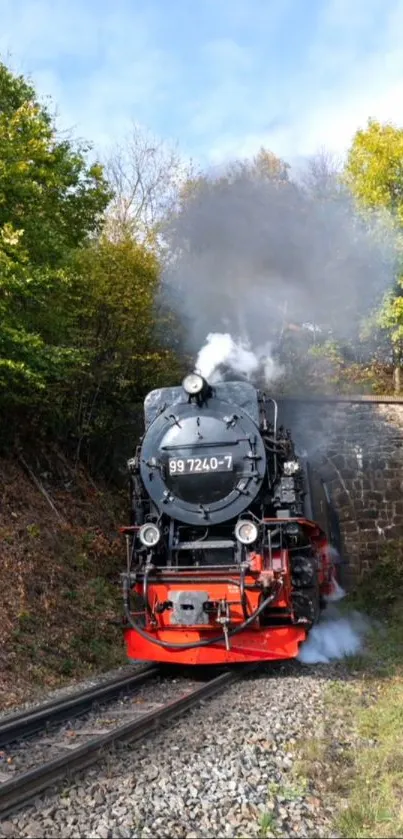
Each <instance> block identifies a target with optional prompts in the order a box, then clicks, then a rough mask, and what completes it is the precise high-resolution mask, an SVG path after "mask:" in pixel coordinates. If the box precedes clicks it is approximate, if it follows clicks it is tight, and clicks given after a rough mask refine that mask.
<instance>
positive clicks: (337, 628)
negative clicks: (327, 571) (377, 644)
mask: <svg viewBox="0 0 403 839" xmlns="http://www.w3.org/2000/svg"><path fill="white" fill-rule="evenodd" d="M344 596H345V592H344V591H343V589H342V588H341V587H340V586H339V585H338V584H337V583H336V586H335V590H334V592H333V593H332V594H331V595H330V596H329V597H327V598H326V599H327V601H328V603H329V604H331V603H332V602H333V603H334V602H335V601H337V600H341V599H342V598H343V597H344ZM369 629H370V623H369V621H368V619H367V618H365V617H364V616H363V615H361V614H360V613H359V612H351V614H349V615H341V614H340V613H339V612H338V610H337V608H336V607H334V606H332V605H329V606H327V608H326V609H325V611H324V612H323V615H322V617H321V619H320V621H319V623H317V624H316V625H315V626H314V627H313V628H312V629H311V631H310V633H309V635H308V638H307V640H306V641H304V643H303V644H301V648H300V651H299V653H298V656H297V659H298V661H300V662H301V664H330V662H331V661H338V660H341V659H342V658H346V657H347V656H350V655H356V654H357V653H359V652H360V651H361V650H362V649H363V644H364V637H365V635H366V634H367V632H368V631H369Z"/></svg>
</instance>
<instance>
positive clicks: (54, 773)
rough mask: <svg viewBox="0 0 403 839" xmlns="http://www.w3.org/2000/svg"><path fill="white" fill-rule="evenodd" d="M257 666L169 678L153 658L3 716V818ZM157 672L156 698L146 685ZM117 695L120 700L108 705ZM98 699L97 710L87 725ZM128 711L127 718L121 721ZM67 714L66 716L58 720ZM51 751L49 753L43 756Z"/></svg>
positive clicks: (0, 814)
mask: <svg viewBox="0 0 403 839" xmlns="http://www.w3.org/2000/svg"><path fill="white" fill-rule="evenodd" d="M252 669H255V665H252V666H248V667H246V668H243V669H242V670H231V671H226V672H224V673H222V672H221V673H220V675H218V676H214V677H211V678H208V679H206V680H204V681H203V682H202V683H201V684H200V682H198V681H196V680H195V679H193V680H192V682H193V683H192V682H191V680H190V679H183V678H182V677H180V678H177V679H171V680H169V679H168V678H165V677H164V675H161V671H160V668H159V667H157V666H148V667H146V668H144V669H142V670H141V671H140V672H136V673H135V674H133V673H132V674H131V675H130V676H126V677H122V678H119V679H115V680H113V682H110V683H106V684H105V683H104V684H103V685H102V686H98V687H97V688H91V689H87V690H85V691H83V692H82V693H80V694H77V695H75V696H73V697H71V696H70V697H69V698H68V699H63V700H59V701H56V702H51V703H48V704H47V705H45V706H41V707H40V708H36V709H34V710H33V711H29V712H27V713H19V714H15V715H13V717H12V718H9V719H6V720H3V721H2V723H1V725H0V743H1V744H2V747H4V746H6V747H7V749H6V751H4V752H3V755H5V756H6V757H7V756H8V762H6V764H5V768H6V769H8V772H6V773H3V772H2V773H1V774H0V820H1V819H2V818H3V817H4V816H6V815H7V816H8V815H9V814H10V813H11V812H12V811H14V810H15V809H17V808H18V809H19V808H20V807H21V806H22V805H23V804H25V803H26V802H28V801H29V800H30V799H31V798H32V797H34V796H36V795H38V794H39V793H41V792H43V791H45V790H47V789H50V788H51V787H54V786H55V784H59V783H60V782H61V781H63V780H65V779H69V778H70V777H72V775H74V774H75V773H76V772H79V771H81V770H83V769H87V768H88V767H89V766H91V765H92V764H94V763H96V762H98V761H99V760H102V758H103V757H105V755H106V754H107V753H108V751H109V750H110V749H111V748H113V747H114V746H118V745H121V744H127V743H131V742H134V741H136V740H140V739H141V738H143V737H146V736H147V735H149V734H151V733H152V732H154V731H155V730H156V729H157V728H159V727H160V726H161V725H163V724H165V723H167V722H168V721H170V720H172V719H174V718H175V717H178V716H180V715H182V714H184V713H185V712H186V711H188V710H190V709H191V708H193V707H194V706H196V705H198V704H199V703H200V702H202V701H203V700H206V699H208V698H209V697H211V696H213V695H214V694H216V693H219V692H220V691H222V690H224V689H225V688H226V687H228V686H229V685H230V684H232V683H233V682H234V681H235V680H236V679H238V678H240V677H241V676H242V675H244V674H245V673H246V672H250V671H251V670H252ZM153 680H155V685H154V687H153V699H154V701H153V702H151V701H150V695H149V692H148V691H149V688H150V682H152V681H153ZM158 680H159V681H158ZM142 691H143V693H142ZM155 691H156V698H157V700H158V699H159V701H157V702H155ZM158 691H159V693H158ZM122 695H123V699H122ZM114 700H117V704H116V702H115V705H114V706H112V707H110V706H109V707H108V706H106V703H107V702H109V703H111V702H113V701H114ZM105 706H106V707H105ZM94 707H95V709H96V713H95V715H94V718H93V719H92V720H90V724H89V728H85V722H86V721H87V722H88V714H91V713H93V710H94ZM122 716H123V717H124V718H126V721H124V722H122ZM82 717H84V728H83V720H82ZM80 718H81V719H80ZM77 719H78V722H77ZM72 720H75V721H76V722H75V724H72ZM63 722H65V723H66V724H65V725H64V726H60V723H63ZM54 726H57V730H56V732H55V731H53V732H51V736H50V737H49V736H48V735H49V728H52V727H54ZM100 726H101V728H100ZM38 733H39V736H38ZM83 740H84V741H85V742H83ZM46 752H48V753H49V754H48V756H47V757H46V756H45V758H44V754H45V755H46ZM38 755H39V757H38ZM24 764H25V765H24ZM27 765H28V768H26V767H27Z"/></svg>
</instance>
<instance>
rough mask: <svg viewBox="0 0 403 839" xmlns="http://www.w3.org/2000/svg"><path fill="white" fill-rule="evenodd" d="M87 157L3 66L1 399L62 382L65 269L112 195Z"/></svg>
mask: <svg viewBox="0 0 403 839" xmlns="http://www.w3.org/2000/svg"><path fill="white" fill-rule="evenodd" d="M85 152H86V149H85V148H84V147H79V146H76V147H75V146H74V145H73V144H72V143H71V142H68V141H65V140H60V139H58V137H57V134H56V131H55V127H54V125H53V123H52V119H51V117H50V115H49V113H48V111H47V110H46V108H45V107H44V106H42V105H40V104H39V102H38V100H37V98H36V94H35V91H34V89H33V87H32V86H31V85H29V84H28V83H27V82H26V81H25V80H24V79H23V78H22V77H21V76H15V75H13V74H12V73H11V72H10V70H8V68H7V67H6V66H5V65H4V64H2V63H0V316H1V321H2V330H1V334H0V399H3V400H4V399H6V400H7V402H12V401H13V400H14V401H15V402H17V403H19V402H25V403H27V404H28V403H30V402H31V401H32V400H34V401H35V399H37V398H38V397H39V394H40V393H41V392H43V391H44V390H45V388H46V385H47V383H48V382H49V381H53V380H54V379H55V378H58V377H59V378H60V377H61V378H63V377H64V376H65V373H66V368H67V367H68V366H69V365H70V364H71V363H72V362H73V361H74V363H76V355H77V354H76V351H75V348H73V347H67V346H65V345H64V338H65V333H66V329H67V326H68V321H69V318H70V313H69V305H68V298H69V287H70V273H69V263H70V259H71V255H72V252H73V251H74V250H75V249H77V248H80V247H82V246H83V245H84V244H85V243H86V242H87V241H88V239H89V237H91V235H95V234H96V233H97V232H98V231H99V230H100V227H101V225H102V218H103V213H104V210H105V208H106V206H107V204H108V202H109V201H110V198H111V191H110V189H109V187H108V185H107V182H106V180H105V178H104V175H103V171H102V168H101V166H99V165H98V164H95V165H93V166H90V167H88V166H87V163H86V158H85Z"/></svg>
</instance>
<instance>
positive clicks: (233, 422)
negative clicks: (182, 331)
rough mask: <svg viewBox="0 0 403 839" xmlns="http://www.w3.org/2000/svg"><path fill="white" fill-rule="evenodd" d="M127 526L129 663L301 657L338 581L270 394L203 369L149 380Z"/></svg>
mask: <svg viewBox="0 0 403 839" xmlns="http://www.w3.org/2000/svg"><path fill="white" fill-rule="evenodd" d="M144 418H145V434H144V436H143V438H142V440H141V442H140V444H139V446H138V447H137V450H136V453H135V457H134V458H132V459H131V460H130V461H129V463H128V466H129V472H130V495H131V507H132V520H131V524H130V526H128V527H124V528H122V531H123V532H124V534H125V537H126V549H127V568H126V572H125V573H124V574H123V575H122V579H123V595H124V635H125V643H126V650H127V655H128V658H129V659H136V660H139V659H144V660H147V661H150V660H154V661H160V662H172V663H179V664H186V665H188V664H204V665H205V664H223V663H236V662H246V661H248V662H250V661H258V660H271V659H287V658H293V657H295V656H297V654H298V650H299V646H300V644H301V642H303V641H304V640H305V639H306V637H307V634H308V632H309V630H310V629H311V627H312V626H313V625H314V624H315V623H316V622H317V621H318V618H319V616H320V612H321V609H322V608H323V605H324V603H325V599H326V596H327V595H330V594H332V592H333V589H334V586H335V576H334V567H333V563H332V558H331V551H330V545H329V542H328V538H327V536H326V534H325V532H324V531H323V530H322V528H321V527H320V526H319V525H318V524H317V523H316V522H314V521H312V520H311V519H310V518H309V517H308V516H306V510H305V506H306V503H305V502H306V496H307V491H306V483H307V481H306V467H305V464H304V462H303V458H300V457H298V456H297V454H296V451H295V446H294V444H293V441H292V439H291V435H290V432H289V431H288V430H286V429H284V427H282V426H281V427H279V426H278V406H277V403H276V402H275V400H273V399H272V398H270V397H267V396H266V395H265V394H264V393H263V392H261V391H258V390H256V389H255V388H254V387H253V386H252V385H251V384H250V383H249V382H244V381H225V382H220V383H218V384H215V385H214V386H212V385H210V384H209V383H208V382H207V381H205V379H204V378H203V377H202V376H201V375H199V374H198V373H196V372H195V373H190V374H189V375H187V376H186V377H185V379H184V380H183V382H182V386H181V387H172V388H161V389H158V390H153V391H151V393H149V394H148V396H147V397H146V399H145V402H144Z"/></svg>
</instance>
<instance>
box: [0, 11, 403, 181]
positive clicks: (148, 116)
mask: <svg viewBox="0 0 403 839" xmlns="http://www.w3.org/2000/svg"><path fill="white" fill-rule="evenodd" d="M186 2H187V0H175V3H172V4H168V0H137V2H136V3H133V0H115V2H114V0H87V2H86V3H82V2H80V0H70V2H69V3H67V2H65V0H0V4H1V24H0V54H2V55H3V56H4V55H7V54H8V53H11V56H12V64H13V65H14V67H15V68H16V69H17V70H18V71H19V72H24V73H25V74H30V75H31V76H32V78H33V80H34V82H35V84H36V85H37V87H38V89H39V91H40V92H41V93H42V94H46V93H47V94H50V95H51V96H52V97H53V99H54V101H55V102H56V103H57V106H58V112H59V115H60V125H61V126H62V127H63V128H70V129H73V130H74V133H75V134H76V135H79V136H81V137H84V138H86V139H88V140H90V141H92V142H93V143H94V144H95V146H96V147H98V148H100V150H101V151H102V150H103V149H104V148H105V146H109V145H110V144H111V143H113V142H114V140H119V139H121V137H122V136H123V135H124V134H126V132H127V131H128V129H129V127H130V124H131V122H132V121H133V120H135V121H137V122H142V123H144V124H146V125H148V127H149V128H150V129H151V130H152V131H154V132H157V133H159V134H163V135H164V136H165V137H167V138H169V137H171V138H172V139H174V140H176V139H178V140H179V143H180V145H181V146H182V148H184V150H185V151H189V153H191V154H192V155H193V156H194V157H199V158H200V159H201V160H202V161H208V162H210V163H212V164H213V165H214V164H219V163H221V162H222V161H223V160H225V159H227V158H228V157H233V156H249V155H251V154H254V153H255V152H256V151H257V150H258V149H259V147H260V146H261V145H265V146H268V147H269V148H271V149H272V150H273V151H274V152H275V153H277V154H280V155H281V156H283V157H284V158H286V159H287V160H291V161H292V160H293V159H295V158H298V157H300V156H304V155H309V154H312V153H314V152H315V151H316V150H317V148H318V147H319V146H326V147H327V148H328V149H329V150H331V151H334V152H335V153H340V152H344V151H345V150H346V148H347V147H348V145H349V143H350V142H351V139H352V136H353V134H354V133H355V131H356V130H357V128H358V127H360V126H365V124H366V122H367V119H368V117H369V116H374V117H376V118H378V119H380V120H382V121H384V120H388V119H390V120H393V121H396V122H397V123H400V124H403V95H402V94H403V50H402V48H401V33H402V31H403V0H354V2H353V3H351V0H323V2H322V3H321V4H318V5H317V3H316V0H312V2H310V3H307V4H306V5H305V6H304V4H301V2H300V0H284V2H283V3H279V2H278V0H250V3H249V4H247V3H246V2H245V0H204V3H203V4H199V5H198V6H197V8H196V7H195V12H194V15H193V14H192V15H190V16H189V14H187V16H186V15H185V13H184V10H185V11H186V9H185V7H186ZM168 5H169V9H168ZM318 9H319V11H318ZM187 11H188V10H187ZM185 18H186V20H187V26H188V29H184V28H183V27H184V26H185V23H184V21H185ZM168 24H171V29H170V30H169V32H170V34H169V35H164V32H165V27H166V26H168ZM189 26H191V29H189ZM167 31H168V30H167Z"/></svg>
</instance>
